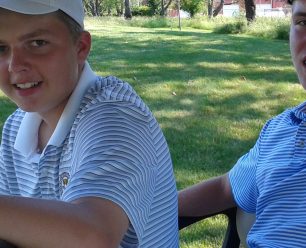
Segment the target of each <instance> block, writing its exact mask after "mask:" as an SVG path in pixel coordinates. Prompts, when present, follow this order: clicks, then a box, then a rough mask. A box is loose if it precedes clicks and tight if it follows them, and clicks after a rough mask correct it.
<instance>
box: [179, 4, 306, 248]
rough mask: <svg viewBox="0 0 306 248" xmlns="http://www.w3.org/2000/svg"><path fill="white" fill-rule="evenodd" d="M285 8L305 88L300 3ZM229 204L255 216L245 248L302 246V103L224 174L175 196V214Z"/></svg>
mask: <svg viewBox="0 0 306 248" xmlns="http://www.w3.org/2000/svg"><path fill="white" fill-rule="evenodd" d="M290 4H292V20H291V29H290V48H291V54H292V60H293V64H294V66H295V68H296V71H297V75H298V78H299V80H300V83H301V84H302V86H303V87H304V89H306V0H294V1H293V3H292V2H290ZM216 196H217V197H216ZM234 206H238V207H240V208H242V209H243V210H244V211H246V212H249V213H254V214H256V221H255V224H254V225H253V227H252V228H251V230H250V232H249V233H248V237H247V243H248V246H249V247H278V248H281V247H286V248H287V247H295V248H297V247H306V102H304V103H302V104H300V105H299V106H297V107H294V108H292V109H288V110H286V111H284V112H283V113H282V114H280V115H278V116H276V117H275V118H273V119H271V120H269V121H268V122H267V123H266V125H265V126H264V127H263V129H262V131H261V133H260V135H259V138H258V140H257V142H256V144H255V146H254V147H253V148H252V149H251V150H250V151H249V152H248V153H247V154H245V155H244V156H243V157H241V158H240V159H239V160H238V162H237V163H236V165H235V166H234V167H233V168H232V169H231V170H230V171H229V173H228V174H226V175H223V176H220V177H217V178H213V179H211V180H208V181H204V182H201V183H199V184H197V185H194V186H191V187H190V188H187V189H185V190H182V191H181V192H180V193H179V215H181V216H188V215H191V216H200V215H206V214H210V213H213V212H216V211H221V210H224V209H226V208H230V207H234Z"/></svg>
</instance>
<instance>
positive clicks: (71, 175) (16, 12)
mask: <svg viewBox="0 0 306 248" xmlns="http://www.w3.org/2000/svg"><path fill="white" fill-rule="evenodd" d="M83 20H84V12H83V4H82V0H53V1H50V0H0V89H1V90H2V91H3V92H4V93H5V94H6V95H7V96H8V97H9V98H10V99H11V100H12V101H14V102H15V103H16V105H17V106H18V109H17V110H16V111H15V112H14V113H13V114H12V115H11V116H10V117H9V118H8V119H7V121H6V122H5V125H4V127H3V132H2V140H1V146H0V239H3V240H6V241H8V242H9V243H11V244H14V245H15V246H18V247H31V248H34V247H39V248H47V247H50V248H54V247H57V248H60V247H63V248H69V247H72V248H76V247H82V248H94V247H97V248H98V247H99V248H102V247H105V248H112V247H113V248H117V247H122V248H129V247H130V248H132V247H133V248H136V247H143V248H149V247H153V248H157V247H161V248H166V247H167V248H177V247H178V227H177V190H176V184H175V180H174V176H173V168H172V162H171V158H170V154H169V150H168V146H167V143H166V141H165V138H164V136H163V134H162V131H161V129H160V127H159V125H158V123H157V121H156V119H155V118H154V116H153V115H152V113H151V112H150V110H149V108H148V107H147V106H146V104H145V103H144V102H143V101H142V100H141V98H140V97H139V96H138V95H137V94H136V92H135V91H134V90H133V89H132V87H131V86H130V85H129V84H127V83H125V82H123V81H121V80H119V79H117V78H115V77H99V76H97V75H96V74H95V73H94V72H93V71H92V70H91V68H90V66H89V64H88V63H87V56H88V54H89V51H90V47H91V36H90V34H89V33H88V32H87V31H85V30H84V24H83Z"/></svg>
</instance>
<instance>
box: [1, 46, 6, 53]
mask: <svg viewBox="0 0 306 248" xmlns="http://www.w3.org/2000/svg"><path fill="white" fill-rule="evenodd" d="M6 50H7V47H6V46H4V45H0V54H3V53H5V52H6Z"/></svg>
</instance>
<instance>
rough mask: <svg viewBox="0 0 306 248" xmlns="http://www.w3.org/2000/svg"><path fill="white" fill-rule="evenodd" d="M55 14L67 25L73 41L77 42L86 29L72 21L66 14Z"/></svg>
mask: <svg viewBox="0 0 306 248" xmlns="http://www.w3.org/2000/svg"><path fill="white" fill-rule="evenodd" d="M55 14H56V15H57V17H58V18H59V19H60V20H61V21H62V22H64V23H65V24H66V26H67V27H68V29H69V31H70V33H71V36H72V39H73V40H74V41H76V40H77V39H78V38H79V37H80V35H81V33H82V32H83V31H84V29H83V28H82V27H81V26H80V24H78V23H77V22H76V21H75V20H74V19H72V18H71V17H70V16H69V15H67V14H66V13H65V12H63V11H61V10H58V11H56V12H55Z"/></svg>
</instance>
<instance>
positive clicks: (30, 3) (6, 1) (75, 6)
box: [0, 0, 84, 27]
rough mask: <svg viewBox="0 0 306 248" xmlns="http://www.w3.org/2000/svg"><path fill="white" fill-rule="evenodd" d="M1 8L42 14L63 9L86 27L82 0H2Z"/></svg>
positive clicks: (0, 0)
mask: <svg viewBox="0 0 306 248" xmlns="http://www.w3.org/2000/svg"><path fill="white" fill-rule="evenodd" d="M0 8H4V9H8V10H11V11H14V12H18V13H22V14H29V15H40V14H47V13H51V12H55V11H57V10H62V11H63V12H65V13H66V14H67V15H69V16H70V17H71V18H72V19H74V20H75V21H76V22H77V23H79V24H80V25H81V27H84V8H83V3H82V0H0Z"/></svg>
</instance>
